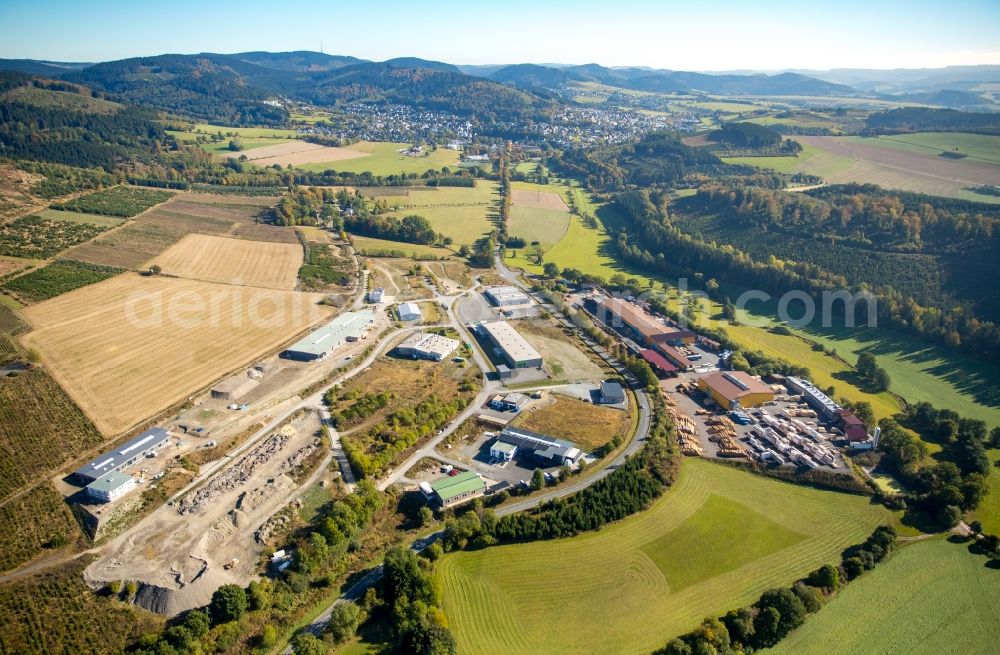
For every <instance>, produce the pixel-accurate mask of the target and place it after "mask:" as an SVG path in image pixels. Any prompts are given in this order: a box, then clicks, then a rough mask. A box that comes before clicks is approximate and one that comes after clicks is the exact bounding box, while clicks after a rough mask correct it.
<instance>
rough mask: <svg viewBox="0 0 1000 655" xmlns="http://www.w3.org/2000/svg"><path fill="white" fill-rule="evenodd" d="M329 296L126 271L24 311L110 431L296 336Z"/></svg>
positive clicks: (86, 405)
mask: <svg viewBox="0 0 1000 655" xmlns="http://www.w3.org/2000/svg"><path fill="white" fill-rule="evenodd" d="M321 298H322V296H321V295H318V294H306V293H297V292H293V291H279V290H273V289H261V288H252V287H237V286H230V285H222V284H214V283H209V282H199V281H194V280H185V279H178V278H164V277H143V276H141V275H138V274H132V273H128V274H123V275H119V276H116V277H113V278H111V279H109V280H106V281H104V282H100V283H98V284H93V285H90V286H87V287H84V288H82V289H77V290H76V291H72V292H70V293H67V294H63V295H62V296H59V297H57V298H53V299H52V300H48V301H45V302H42V303H38V304H37V305H33V306H31V307H30V308H28V309H26V310H25V316H26V317H27V319H28V320H29V321H30V322H31V324H32V326H33V327H34V330H33V331H32V332H30V333H28V334H27V335H25V336H24V337H23V341H24V344H25V346H27V347H28V348H34V349H35V350H37V352H38V353H39V354H40V356H41V358H42V361H43V362H44V363H45V365H46V366H47V367H48V369H49V370H50V371H51V372H52V374H53V376H54V377H55V378H56V379H57V380H58V381H59V383H60V384H61V385H62V387H63V388H64V389H66V390H67V392H68V393H69V394H70V395H71V396H72V397H73V399H74V400H75V401H76V402H77V403H78V404H79V405H80V407H81V408H82V409H83V410H84V412H86V413H87V415H88V416H89V417H90V418H91V419H92V420H93V422H94V424H95V425H96V426H97V428H98V429H99V430H100V431H101V432H103V433H104V434H106V435H112V434H118V433H120V432H122V431H124V430H126V429H128V428H130V427H132V426H134V425H136V424H137V423H139V422H140V421H142V420H144V419H146V418H148V417H150V416H153V415H155V414H156V413H158V412H160V411H162V410H164V409H166V408H168V407H170V406H171V405H173V404H175V403H177V402H179V401H181V400H183V399H185V398H187V397H188V396H190V395H191V394H192V393H194V392H195V391H197V390H198V389H200V388H202V387H204V386H206V385H208V384H210V383H212V382H213V381H214V380H216V379H219V378H220V377H222V376H223V375H224V374H225V373H227V372H229V371H233V370H235V369H237V368H238V367H240V366H245V365H248V364H251V363H253V361H254V360H256V359H257V358H259V357H261V356H263V355H265V354H266V353H268V352H269V351H271V350H273V349H275V348H277V347H278V346H279V345H280V344H282V343H285V342H288V341H291V340H292V339H294V338H295V337H296V336H297V335H298V334H300V333H302V332H304V331H305V329H306V328H308V327H309V326H311V325H314V324H316V323H317V322H319V321H320V320H322V319H323V318H325V317H327V316H329V311H330V310H329V308H324V307H322V306H320V305H318V302H319V300H320V299H321Z"/></svg>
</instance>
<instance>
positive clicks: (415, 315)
mask: <svg viewBox="0 0 1000 655" xmlns="http://www.w3.org/2000/svg"><path fill="white" fill-rule="evenodd" d="M396 313H397V314H398V315H399V320H401V321H419V320H420V319H421V318H423V314H421V313H420V308H419V307H418V306H417V304H416V303H412V302H404V303H400V304H399V306H398V307H397V308H396Z"/></svg>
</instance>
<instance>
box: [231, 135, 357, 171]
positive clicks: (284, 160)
mask: <svg viewBox="0 0 1000 655" xmlns="http://www.w3.org/2000/svg"><path fill="white" fill-rule="evenodd" d="M241 155H246V157H247V161H250V162H253V163H254V164H257V165H258V166H272V165H274V164H280V165H281V166H282V167H284V166H288V165H292V166H298V165H300V164H315V163H319V162H328V161H343V160H345V159H357V158H359V157H369V156H371V155H369V153H367V152H361V151H360V150H351V149H350V148H334V147H331V146H321V145H319V144H317V143H309V142H308V141H287V142H285V143H279V144H275V145H273V146H264V147H262V148H254V149H253V150H248V151H246V152H241V153H233V154H231V155H226V156H227V157H229V158H230V159H232V158H235V157H240V156H241Z"/></svg>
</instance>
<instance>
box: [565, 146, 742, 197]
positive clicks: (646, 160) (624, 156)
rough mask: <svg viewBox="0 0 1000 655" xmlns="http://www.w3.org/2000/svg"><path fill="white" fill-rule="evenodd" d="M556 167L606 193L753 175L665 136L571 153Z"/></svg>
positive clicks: (703, 151) (572, 151)
mask: <svg viewBox="0 0 1000 655" xmlns="http://www.w3.org/2000/svg"><path fill="white" fill-rule="evenodd" d="M554 163H555V164H556V165H557V166H559V167H560V168H562V169H563V170H564V171H566V172H567V173H568V174H570V175H571V176H573V177H577V178H578V179H582V180H585V181H586V183H587V184H588V185H589V186H590V187H591V188H594V189H599V190H607V191H613V190H621V189H624V188H626V187H631V186H654V185H658V186H664V185H665V186H672V185H675V184H678V183H679V182H682V181H683V180H685V179H686V178H688V177H690V176H695V175H703V176H707V175H712V174H734V173H746V174H752V173H753V169H750V168H748V167H740V166H731V165H729V164H725V163H723V162H722V160H721V159H719V158H718V157H716V156H715V155H713V154H712V153H710V152H708V151H707V150H702V149H698V148H691V147H689V146H686V145H684V144H683V143H681V142H680V141H678V140H677V139H676V138H674V137H673V136H672V135H670V134H667V133H665V132H658V133H654V134H649V135H647V136H645V137H644V138H643V139H641V140H640V141H638V142H636V143H629V144H625V145H621V146H604V147H597V148H589V149H584V148H579V149H574V150H569V151H567V152H565V153H564V154H563V155H562V156H561V157H559V158H557V159H556V160H555V162H554Z"/></svg>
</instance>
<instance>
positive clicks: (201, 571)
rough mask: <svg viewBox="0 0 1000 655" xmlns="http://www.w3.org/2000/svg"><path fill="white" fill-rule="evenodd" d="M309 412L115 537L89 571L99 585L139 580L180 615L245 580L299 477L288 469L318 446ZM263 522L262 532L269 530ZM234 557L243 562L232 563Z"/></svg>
mask: <svg viewBox="0 0 1000 655" xmlns="http://www.w3.org/2000/svg"><path fill="white" fill-rule="evenodd" d="M319 429H320V422H319V417H318V415H317V414H315V413H309V414H306V415H305V416H303V417H302V418H300V419H298V420H296V421H294V422H293V423H291V424H289V425H288V426H286V427H285V428H282V429H281V430H278V431H276V432H273V433H271V434H269V435H267V436H265V437H264V438H263V439H261V440H260V441H258V442H257V443H256V444H254V445H253V446H252V447H251V448H249V449H247V450H246V451H244V452H243V453H242V454H241V455H239V456H237V457H236V458H234V460H233V463H232V464H231V465H230V466H228V467H226V468H224V469H221V470H219V471H218V472H216V473H215V474H214V475H212V477H211V478H209V479H207V480H205V481H204V482H203V483H202V484H201V485H200V486H198V487H196V488H195V489H193V490H191V491H190V492H188V493H187V494H186V495H185V496H184V497H183V498H181V499H180V500H179V501H178V502H176V503H175V504H174V505H173V506H167V505H164V506H162V507H160V508H159V509H157V510H156V511H155V512H154V513H153V514H152V515H150V516H149V517H148V518H146V519H145V520H144V521H142V522H141V523H140V524H139V525H138V526H136V527H135V528H133V529H132V530H130V531H128V532H126V533H124V534H122V535H121V536H119V537H118V538H116V539H115V540H114V541H112V542H111V543H110V544H109V545H108V547H107V550H106V554H104V555H103V556H102V557H101V558H100V559H98V560H97V561H95V562H94V563H93V564H91V565H90V566H89V567H88V568H87V570H86V571H85V572H84V579H85V580H86V582H87V583H88V584H89V585H91V586H92V587H95V588H96V587H100V586H103V585H105V584H107V583H108V582H111V581H115V580H136V581H137V582H138V583H139V592H138V594H137V595H136V603H137V604H138V605H140V606H142V607H144V608H145V609H147V610H150V611H152V612H156V613H158V614H166V615H168V616H174V615H176V614H179V613H180V612H183V611H185V610H188V609H191V608H194V607H199V606H203V605H207V604H208V603H209V602H210V601H211V599H212V594H213V593H214V592H215V590H216V589H218V588H219V586H220V585H224V584H238V585H240V586H241V587H245V586H246V585H247V584H248V583H249V582H250V581H251V580H252V579H254V578H256V577H257V571H258V569H259V567H260V562H259V557H260V555H261V553H262V552H264V551H265V550H266V549H268V548H269V546H268V545H267V544H266V543H263V542H264V541H266V539H265V537H264V535H266V533H267V522H268V519H269V518H271V517H272V516H273V515H274V514H275V512H277V511H278V510H280V509H282V508H283V507H284V506H285V505H287V504H288V503H289V502H290V500H291V498H290V497H291V496H293V495H294V494H295V492H296V490H297V489H299V488H300V487H298V485H296V483H295V482H294V481H293V480H292V478H291V477H289V475H288V474H289V473H290V472H291V471H292V470H293V469H294V468H295V466H297V465H298V463H301V461H302V460H304V459H305V458H306V457H308V456H309V455H311V454H313V453H315V451H316V449H317V448H318V447H320V446H319V440H318V439H317V438H316V436H315V435H316V434H317V433H318V431H319ZM262 528H263V532H262ZM233 560H239V562H238V563H237V564H235V565H234V566H231V567H230V568H228V569H227V568H226V566H227V565H229V564H231V563H232V562H233Z"/></svg>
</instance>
